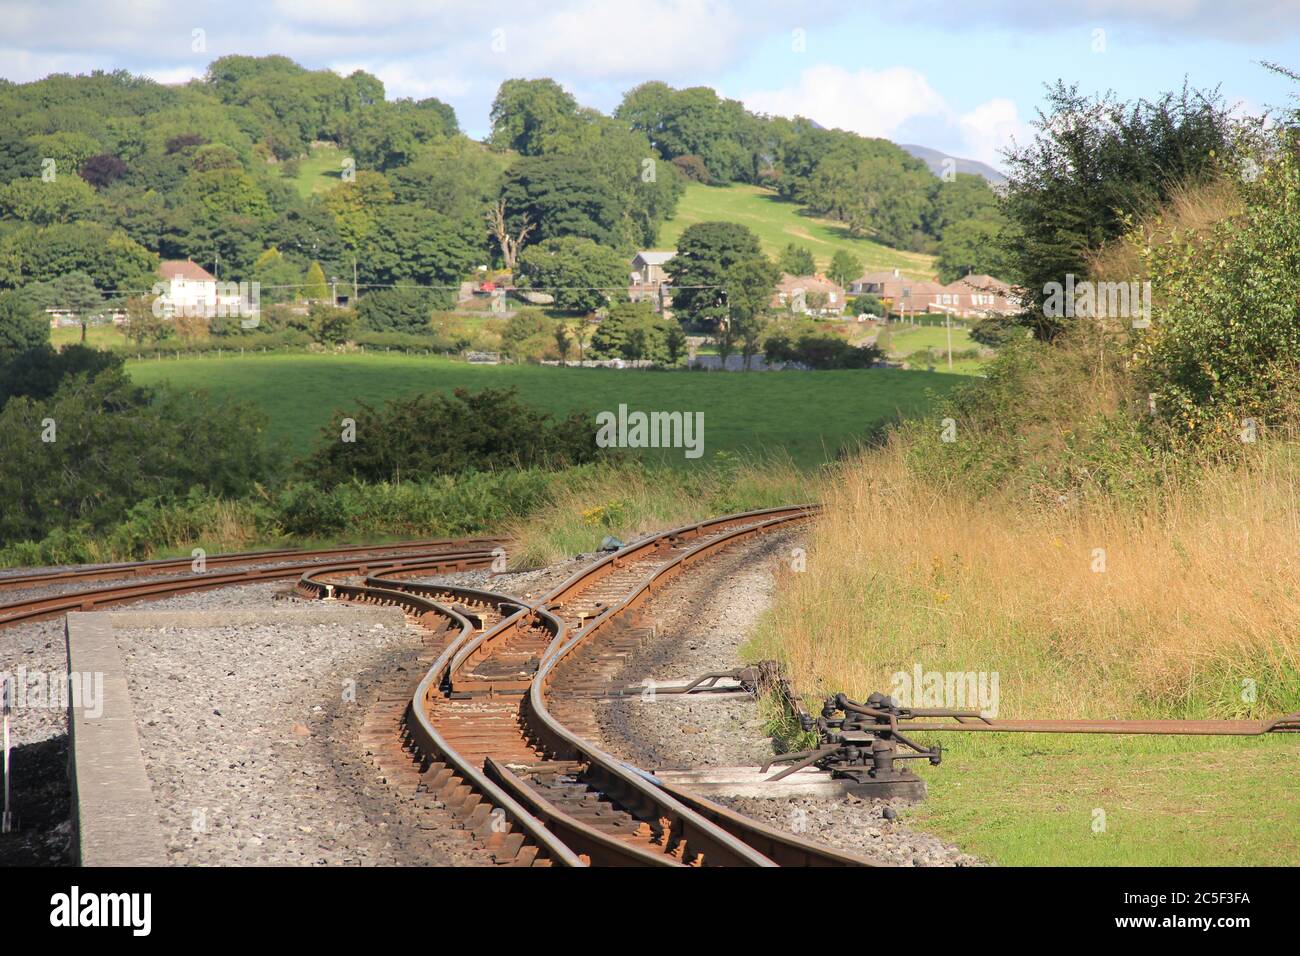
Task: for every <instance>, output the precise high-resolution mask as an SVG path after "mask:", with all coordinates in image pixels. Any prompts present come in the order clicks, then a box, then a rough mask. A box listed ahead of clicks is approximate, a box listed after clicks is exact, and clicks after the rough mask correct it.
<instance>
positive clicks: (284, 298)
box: [251, 247, 301, 305]
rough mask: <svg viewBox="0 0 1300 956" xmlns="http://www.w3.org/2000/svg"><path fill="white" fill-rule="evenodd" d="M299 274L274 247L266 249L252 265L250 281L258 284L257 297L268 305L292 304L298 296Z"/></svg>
mask: <svg viewBox="0 0 1300 956" xmlns="http://www.w3.org/2000/svg"><path fill="white" fill-rule="evenodd" d="M300 278H301V273H300V272H299V271H298V269H297V268H296V267H295V266H294V265H293V263H291V262H289V261H287V260H286V259H285V258H284V256H282V255H280V250H279V249H276V248H274V247H272V248H270V249H267V250H266V251H265V252H263V253H262V254H261V255H260V256H258V257H257V261H256V262H254V263H253V273H252V277H251V281H253V282H256V283H258V285H259V289H258V296H259V298H260V300H261V301H262V302H265V303H267V304H268V305H271V304H274V303H277V302H292V301H293V300H294V299H295V298H297V296H298V280H299V279H300Z"/></svg>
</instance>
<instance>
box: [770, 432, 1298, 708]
mask: <svg viewBox="0 0 1300 956" xmlns="http://www.w3.org/2000/svg"><path fill="white" fill-rule="evenodd" d="M1298 481H1300V446H1296V445H1294V444H1277V445H1272V446H1263V445H1261V446H1260V447H1259V449H1258V455H1256V456H1255V457H1254V458H1253V459H1248V460H1246V461H1242V462H1238V463H1235V464H1220V465H1216V466H1212V467H1211V468H1209V469H1208V470H1206V471H1205V472H1203V473H1202V475H1201V476H1200V479H1199V480H1198V481H1196V482H1195V483H1191V482H1187V483H1183V482H1179V481H1172V482H1170V483H1167V484H1165V485H1164V486H1162V487H1161V488H1160V489H1159V490H1158V491H1153V492H1151V494H1150V495H1149V496H1148V497H1147V498H1146V499H1145V500H1142V501H1136V502H1134V501H1121V500H1119V499H1116V498H1114V497H1095V498H1084V499H1080V500H1075V501H1071V502H1070V503H1068V504H1065V505H1060V506H1058V507H1055V508H1049V507H1041V508H1040V507H1028V506H1026V502H1025V501H1024V500H1023V499H1021V498H1018V497H1016V496H1014V495H1000V496H999V495H993V496H983V497H980V496H977V495H975V494H973V493H970V492H968V491H963V490H962V489H961V488H960V487H955V486H953V485H952V484H950V483H944V482H939V481H934V480H929V479H927V478H926V477H924V476H919V475H918V474H917V473H916V472H915V470H913V469H912V468H910V467H909V464H908V461H907V457H906V455H905V450H904V448H903V447H902V444H901V442H899V441H894V442H892V443H891V444H890V445H889V446H888V447H887V448H885V449H883V450H879V451H876V452H870V453H868V454H867V455H865V456H863V457H860V458H859V459H858V460H856V461H855V462H852V463H851V464H850V465H849V466H848V467H846V469H845V472H844V478H843V480H842V481H840V482H838V483H836V485H835V486H834V487H833V488H831V489H830V490H829V491H828V492H827V496H826V504H827V506H828V507H827V509H826V512H825V514H824V516H823V517H822V518H820V519H819V520H818V522H817V524H816V525H815V527H814V529H813V530H812V532H811V536H810V543H809V546H808V549H807V550H808V556H807V570H806V571H805V572H803V573H797V574H796V573H787V574H786V575H785V577H784V578H783V579H782V581H781V588H780V593H779V595H778V600H777V605H778V606H779V608H780V612H779V614H775V613H774V614H772V615H770V616H769V617H768V618H767V619H766V620H765V622H764V623H763V625H762V627H761V629H760V631H759V633H758V634H757V636H756V638H755V639H754V641H753V642H752V643H751V645H750V652H751V653H753V654H754V655H756V656H775V657H777V658H779V659H781V660H783V661H784V662H785V663H786V664H787V665H788V667H789V668H790V671H791V673H792V676H793V677H794V679H795V681H796V683H797V684H798V685H800V686H801V687H803V688H805V689H810V690H813V689H815V690H818V691H824V692H833V691H838V690H843V691H845V692H847V693H849V694H850V695H851V696H860V695H865V694H868V693H870V692H871V691H875V690H880V691H883V692H886V693H888V692H889V691H890V689H891V683H890V681H891V675H892V674H894V673H895V672H898V671H906V672H911V671H912V670H913V668H914V666H915V665H916V664H918V663H919V664H920V665H922V667H923V669H924V670H926V671H932V670H933V671H940V672H946V671H958V672H971V671H975V672H980V671H984V672H997V673H998V674H999V677H1000V698H1001V699H1000V708H999V714H998V716H1001V717H1007V716H1015V715H1023V716H1031V715H1032V716H1040V717H1045V716H1060V717H1065V716H1075V717H1136V716H1203V715H1213V716H1232V717H1241V716H1247V715H1264V714H1275V713H1277V712H1278V711H1293V710H1296V709H1300V552H1298V551H1297V548H1296V541H1297V540H1300V511H1298V510H1297V503H1298V502H1297V491H1296V488H1297V482H1298ZM1252 690H1253V693H1252ZM1252 698H1253V699H1252Z"/></svg>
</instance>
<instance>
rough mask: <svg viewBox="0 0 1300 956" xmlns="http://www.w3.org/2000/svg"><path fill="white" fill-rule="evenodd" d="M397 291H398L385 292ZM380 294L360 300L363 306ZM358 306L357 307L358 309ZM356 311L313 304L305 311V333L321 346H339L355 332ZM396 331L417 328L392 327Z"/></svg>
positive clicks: (324, 303) (321, 303)
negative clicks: (308, 333)
mask: <svg viewBox="0 0 1300 956" xmlns="http://www.w3.org/2000/svg"><path fill="white" fill-rule="evenodd" d="M385 291H398V290H385ZM378 294H380V293H371V294H370V295H367V296H365V297H363V298H362V299H361V303H362V304H364V303H365V302H366V301H367V300H368V299H370V298H372V297H374V296H375V295H378ZM359 307H360V306H358V308H359ZM357 321H358V316H357V310H353V309H340V308H338V307H336V306H333V305H330V304H329V303H326V302H314V303H312V305H311V308H310V309H308V311H307V331H308V332H310V333H311V337H312V338H313V339H315V340H316V341H317V342H319V343H321V344H322V345H339V344H341V343H343V342H346V341H348V339H350V338H351V337H352V335H353V333H354V332H355V331H356V327H357ZM370 321H371V322H373V321H375V316H374V315H373V313H372V314H371V315H370ZM393 328H395V329H396V330H397V331H403V332H405V331H418V327H417V328H409V327H408V328H402V327H400V326H397V325H394V326H393ZM424 328H425V329H427V328H428V318H427V315H426V318H425V322H424Z"/></svg>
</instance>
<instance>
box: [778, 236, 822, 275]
mask: <svg viewBox="0 0 1300 956" xmlns="http://www.w3.org/2000/svg"><path fill="white" fill-rule="evenodd" d="M776 265H777V268H778V269H780V270H781V271H782V272H786V273H789V274H790V275H792V276H810V275H813V274H814V273H816V271H817V264H816V263H815V262H814V261H813V254H812V253H811V252H809V251H808V250H807V249H805V248H804V247H803V246H796V245H795V244H794V243H793V242H792V243H790V244H789V245H787V246H786V247H785V248H784V249H783V250H781V256H780V258H779V259H778V260H777V264H776Z"/></svg>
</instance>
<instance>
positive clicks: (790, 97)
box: [742, 64, 948, 139]
mask: <svg viewBox="0 0 1300 956" xmlns="http://www.w3.org/2000/svg"><path fill="white" fill-rule="evenodd" d="M742 99H743V101H744V103H745V105H746V106H748V107H749V108H750V109H752V110H756V111H757V112H760V113H771V114H773V115H776V116H796V115H797V116H805V117H807V118H808V119H811V120H815V121H816V122H818V123H821V124H822V125H823V126H833V127H836V128H838V129H846V130H851V131H852V132H854V133H861V134H862V135H863V136H879V137H883V138H886V139H888V138H891V137H893V136H894V135H895V134H896V133H897V131H898V128H899V127H900V126H902V125H903V124H904V123H905V122H907V121H908V120H912V119H916V118H918V117H928V116H942V115H944V114H946V113H947V112H948V107H947V105H946V104H945V103H944V99H943V97H942V96H940V95H939V94H938V93H937V92H935V90H934V88H933V87H931V86H930V83H929V81H928V80H926V78H925V75H924V74H922V73H920V72H919V71H917V70H912V69H909V68H907V67H901V66H900V67H891V68H889V69H885V70H877V71H872V70H857V71H856V72H850V71H849V70H846V69H844V68H843V67H839V66H831V65H828V64H823V65H820V66H814V67H810V68H809V69H807V70H804V71H803V73H802V74H800V76H799V82H798V84H797V85H795V86H793V87H790V88H787V89H784V90H770V91H766V92H756V93H750V94H747V95H745V96H743V97H742Z"/></svg>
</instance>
